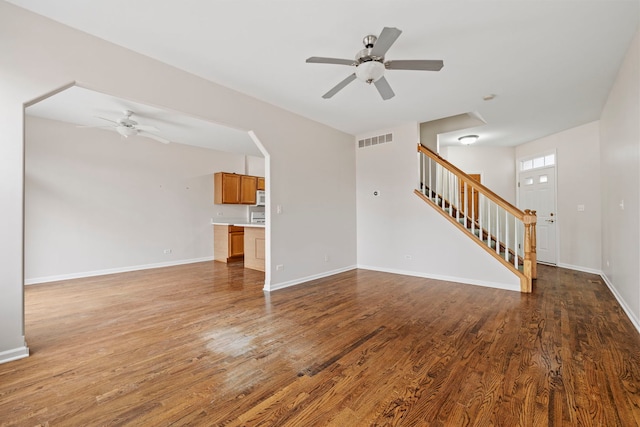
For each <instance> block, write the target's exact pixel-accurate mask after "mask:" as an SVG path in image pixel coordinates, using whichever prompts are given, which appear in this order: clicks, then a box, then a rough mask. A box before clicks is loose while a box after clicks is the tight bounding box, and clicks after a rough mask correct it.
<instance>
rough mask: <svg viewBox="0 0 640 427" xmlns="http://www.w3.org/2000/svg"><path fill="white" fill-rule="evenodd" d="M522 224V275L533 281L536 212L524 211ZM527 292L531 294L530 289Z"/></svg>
mask: <svg viewBox="0 0 640 427" xmlns="http://www.w3.org/2000/svg"><path fill="white" fill-rule="evenodd" d="M522 222H523V223H524V266H523V269H524V271H523V273H524V274H525V276H527V277H530V278H531V279H535V278H537V277H538V268H537V261H538V256H537V254H536V223H537V222H538V217H537V216H536V211H532V210H530V209H525V211H524V217H523V218H522ZM529 292H531V289H529Z"/></svg>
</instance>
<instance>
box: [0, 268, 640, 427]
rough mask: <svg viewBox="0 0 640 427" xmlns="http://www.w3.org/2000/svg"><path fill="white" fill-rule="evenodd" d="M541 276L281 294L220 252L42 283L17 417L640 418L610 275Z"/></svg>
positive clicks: (65, 422) (12, 409) (14, 370)
mask: <svg viewBox="0 0 640 427" xmlns="http://www.w3.org/2000/svg"><path fill="white" fill-rule="evenodd" d="M538 274H539V278H538V280H537V283H536V285H535V287H534V292H533V293H532V294H520V293H517V292H510V291H502V290H496V289H488V288H481V287H474V286H468V285H461V284H454V283H448V282H440V281H435V280H428V279H421V278H415V277H406V276H397V275H391V274H386V273H377V272H371V271H364V270H354V271H350V272H346V273H342V274H339V275H336V276H333V277H329V278H325V279H321V280H316V281H314V282H311V283H309V284H304V285H299V286H296V287H292V288H288V289H283V290H280V291H276V292H273V293H271V294H264V293H263V291H262V284H263V280H264V275H263V273H261V272H257V271H253V270H247V269H243V268H242V265H241V264H229V265H226V264H223V263H218V262H205V263H198V264H191V265H184V266H177V267H170V268H163V269H155V270H146V271H139V272H132V273H123V274H116V275H110V276H102V277H96V278H88V279H79V280H71V281H65V282H57V283H52V284H43V285H33V286H28V287H27V289H26V336H27V342H28V345H29V347H30V349H31V352H32V355H31V357H29V358H27V359H23V360H19V361H15V362H10V363H6V364H3V365H0V426H14V425H15V426H36V425H39V426H103V425H109V426H112V425H135V426H167V425H176V426H185V425H189V426H217V425H226V426H509V427H511V426H607V427H609V426H637V425H639V424H640V336H639V334H638V332H637V331H636V330H635V329H634V328H633V326H632V324H631V323H630V322H629V320H628V319H627V317H626V316H625V314H624V312H623V311H622V310H621V308H620V306H619V305H618V304H617V302H616V301H615V299H614V298H613V296H612V295H611V293H610V292H609V290H608V289H607V288H606V286H605V285H604V284H603V283H602V282H601V280H600V278H599V277H598V276H596V275H591V274H586V273H579V272H575V271H570V270H565V269H559V268H553V267H546V266H540V267H539V272H538Z"/></svg>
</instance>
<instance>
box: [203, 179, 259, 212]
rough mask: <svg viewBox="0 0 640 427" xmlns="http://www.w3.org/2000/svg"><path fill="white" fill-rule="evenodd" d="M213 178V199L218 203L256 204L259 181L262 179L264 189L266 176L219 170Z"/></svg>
mask: <svg viewBox="0 0 640 427" xmlns="http://www.w3.org/2000/svg"><path fill="white" fill-rule="evenodd" d="M213 180H214V196H213V201H214V203H216V204H234V205H255V204H256V191H257V190H259V189H260V184H259V181H262V189H264V178H262V177H257V176H249V175H239V174H236V173H227V172H218V173H216V174H214V175H213Z"/></svg>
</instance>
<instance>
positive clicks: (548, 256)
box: [518, 166, 558, 264]
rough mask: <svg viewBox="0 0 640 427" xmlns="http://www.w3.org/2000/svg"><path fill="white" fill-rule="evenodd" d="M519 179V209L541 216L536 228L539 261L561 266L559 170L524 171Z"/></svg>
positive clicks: (551, 167) (549, 167)
mask: <svg viewBox="0 0 640 427" xmlns="http://www.w3.org/2000/svg"><path fill="white" fill-rule="evenodd" d="M518 178H519V191H520V197H519V200H520V201H519V205H520V206H518V207H519V208H520V209H521V210H525V209H531V210H532V211H536V214H537V215H538V224H537V225H536V236H537V242H536V243H537V244H536V251H537V253H538V261H540V262H544V263H547V264H557V263H558V260H557V254H556V247H557V242H556V221H557V219H558V217H557V213H556V182H555V181H556V180H555V178H556V170H555V166H548V167H542V168H537V169H532V170H527V171H521V172H520V173H519V175H518Z"/></svg>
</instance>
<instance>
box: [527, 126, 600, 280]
mask: <svg viewBox="0 0 640 427" xmlns="http://www.w3.org/2000/svg"><path fill="white" fill-rule="evenodd" d="M599 141H600V137H599V123H598V122H591V123H587V124H585V125H582V126H578V127H575V128H572V129H569V130H566V131H563V132H559V133H556V134H553V135H550V136H547V137H545V138H541V139H538V140H535V141H531V142H528V143H526V144H522V145H519V146H517V147H516V159H520V158H523V157H529V156H534V155H536V154H544V153H546V152H549V151H550V150H555V151H556V174H557V181H556V186H557V189H558V191H557V194H556V199H557V203H558V204H557V207H556V208H557V211H558V212H557V223H556V224H557V229H556V230H557V237H558V243H559V249H560V251H559V253H558V266H560V267H568V268H573V269H577V270H584V271H591V272H594V273H597V272H600V270H601V265H600V257H601V256H600V253H601V234H602V233H601V212H600V203H601V200H600V198H601V190H600V142H599ZM578 205H584V206H585V210H584V211H583V212H579V211H578Z"/></svg>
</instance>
